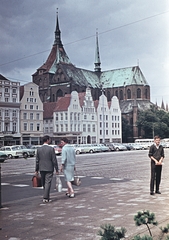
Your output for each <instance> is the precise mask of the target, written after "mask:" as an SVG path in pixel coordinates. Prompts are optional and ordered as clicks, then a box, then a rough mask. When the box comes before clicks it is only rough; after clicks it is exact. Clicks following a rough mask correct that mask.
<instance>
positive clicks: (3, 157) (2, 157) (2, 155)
mask: <svg viewBox="0 0 169 240" xmlns="http://www.w3.org/2000/svg"><path fill="white" fill-rule="evenodd" d="M7 158H8V156H7V155H6V154H5V153H4V152H0V163H3V162H4V161H5V160H6V159H7Z"/></svg>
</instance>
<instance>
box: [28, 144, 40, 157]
mask: <svg viewBox="0 0 169 240" xmlns="http://www.w3.org/2000/svg"><path fill="white" fill-rule="evenodd" d="M39 147H42V145H32V146H31V147H30V149H34V150H35V155H36V152H37V148H39Z"/></svg>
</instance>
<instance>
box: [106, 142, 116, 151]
mask: <svg viewBox="0 0 169 240" xmlns="http://www.w3.org/2000/svg"><path fill="white" fill-rule="evenodd" d="M105 146H107V147H108V148H109V150H110V151H116V149H115V147H114V145H113V143H105Z"/></svg>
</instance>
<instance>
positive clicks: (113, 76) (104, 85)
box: [32, 15, 151, 141]
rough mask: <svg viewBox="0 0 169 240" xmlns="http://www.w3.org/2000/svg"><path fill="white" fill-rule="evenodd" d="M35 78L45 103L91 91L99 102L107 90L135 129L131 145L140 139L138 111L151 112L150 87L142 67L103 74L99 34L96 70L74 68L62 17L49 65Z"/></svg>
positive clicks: (36, 74) (57, 28)
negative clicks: (67, 46) (62, 31)
mask: <svg viewBox="0 0 169 240" xmlns="http://www.w3.org/2000/svg"><path fill="white" fill-rule="evenodd" d="M76 54H77V53H76ZM32 78H33V82H34V83H36V84H37V85H38V86H39V94H40V98H41V100H42V102H56V101H57V100H58V98H59V97H64V96H65V95H66V94H71V92H72V91H77V92H78V93H80V92H85V91H86V88H87V87H89V88H90V89H91V93H92V98H93V100H98V99H99V97H100V96H101V94H102V91H103V90H104V94H105V96H106V97H107V100H108V102H109V101H111V99H112V97H113V96H116V97H117V98H118V99H119V101H120V107H121V110H122V115H123V116H124V117H125V118H126V119H127V120H128V121H129V124H130V125H131V126H132V129H133V134H132V136H130V141H131V140H132V139H134V138H137V137H138V135H139V133H138V130H137V126H136V120H137V113H138V111H139V110H142V109H141V107H142V106H143V107H144V108H149V106H150V104H151V103H150V86H149V84H148V82H147V81H146V79H145V77H144V75H143V73H142V71H141V69H140V67H139V66H132V67H126V68H120V69H112V70H108V71H102V70H101V61H100V54H99V44H98V34H96V54H95V63H94V70H93V71H91V70H87V69H82V68H78V67H76V66H75V65H73V64H72V63H71V61H70V59H69V57H68V56H67V54H66V51H65V49H64V47H63V44H62V41H61V31H60V28H59V21H58V15H57V21H56V31H55V40H54V44H53V46H52V49H51V52H50V54H49V56H48V58H47V60H46V62H45V63H44V64H43V65H42V66H41V67H39V68H38V69H37V71H36V72H35V73H34V74H33V75H32ZM140 102H141V104H140ZM126 109H128V110H126ZM126 111H127V112H126Z"/></svg>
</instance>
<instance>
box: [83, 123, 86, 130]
mask: <svg viewBox="0 0 169 240" xmlns="http://www.w3.org/2000/svg"><path fill="white" fill-rule="evenodd" d="M83 132H86V124H83Z"/></svg>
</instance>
